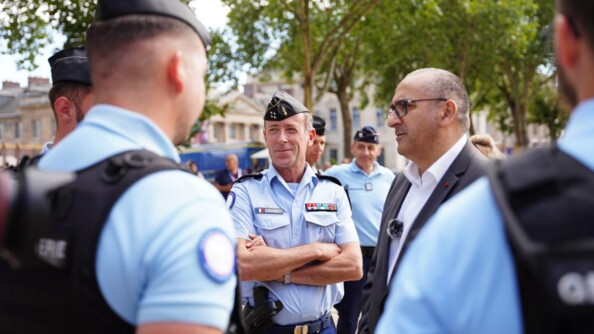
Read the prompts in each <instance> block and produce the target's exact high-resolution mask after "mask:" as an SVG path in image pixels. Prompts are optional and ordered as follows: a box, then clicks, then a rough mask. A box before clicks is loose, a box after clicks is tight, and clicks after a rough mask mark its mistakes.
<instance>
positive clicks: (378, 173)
mask: <svg viewBox="0 0 594 334" xmlns="http://www.w3.org/2000/svg"><path fill="white" fill-rule="evenodd" d="M351 153H352V154H353V156H354V157H355V158H354V159H353V161H352V162H351V163H349V164H343V165H338V166H334V167H332V168H330V169H328V170H327V171H326V172H325V173H324V175H328V176H333V177H335V178H337V179H338V180H339V181H340V182H341V183H342V185H343V186H344V187H345V188H346V189H347V190H348V192H349V197H350V199H351V204H352V210H353V221H354V222H355V227H356V229H357V234H358V235H359V242H360V243H361V252H362V254H363V278H362V279H360V280H358V281H352V282H345V283H344V298H343V299H342V301H341V302H340V303H338V304H337V305H336V306H335V307H336V309H337V310H338V326H337V333H338V334H342V333H351V334H354V333H355V331H356V330H357V321H358V320H359V314H360V313H361V307H362V303H363V299H362V292H363V284H365V281H366V280H367V271H368V270H369V265H370V263H371V257H372V256H373V252H374V251H375V245H376V243H377V236H378V234H379V226H380V221H381V218H382V211H383V209H384V202H385V201H386V196H388V190H389V189H390V185H391V184H392V181H393V180H394V173H392V171H391V170H389V169H388V168H386V167H383V166H380V164H379V163H377V161H376V160H377V157H378V156H379V155H380V154H381V153H382V146H381V145H380V143H379V135H378V133H377V131H376V130H375V129H374V128H373V127H372V126H370V125H367V126H364V127H362V128H361V129H359V130H357V132H356V133H355V137H354V138H353V143H352V144H351Z"/></svg>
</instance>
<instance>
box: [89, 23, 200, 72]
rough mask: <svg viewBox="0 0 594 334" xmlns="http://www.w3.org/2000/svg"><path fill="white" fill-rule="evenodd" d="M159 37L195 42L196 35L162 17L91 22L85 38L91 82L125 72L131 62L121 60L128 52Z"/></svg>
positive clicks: (190, 29)
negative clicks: (192, 40)
mask: <svg viewBox="0 0 594 334" xmlns="http://www.w3.org/2000/svg"><path fill="white" fill-rule="evenodd" d="M162 36H168V37H169V36H170V37H175V38H186V37H188V36H195V38H196V40H197V42H199V37H198V35H196V32H194V30H192V28H190V26H188V25H187V24H186V23H184V22H182V21H180V20H177V19H174V18H169V17H166V16H158V15H126V16H122V17H118V18H114V19H110V20H106V21H96V22H94V23H93V24H91V25H90V26H89V29H88V30H87V36H86V38H87V55H88V57H89V64H90V67H91V76H92V77H93V82H95V79H100V78H105V77H109V75H110V73H114V72H116V71H118V70H119V69H129V68H130V67H131V66H132V65H134V63H135V62H134V61H133V60H131V61H128V62H126V61H125V60H127V58H130V56H129V53H130V51H131V50H134V47H135V46H136V45H137V43H138V42H142V41H147V40H151V39H154V38H157V37H162ZM127 54H128V57H126V55H127ZM122 66H123V67H122ZM95 77H96V78H95Z"/></svg>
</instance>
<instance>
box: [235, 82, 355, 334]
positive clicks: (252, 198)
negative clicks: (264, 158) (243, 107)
mask: <svg viewBox="0 0 594 334" xmlns="http://www.w3.org/2000/svg"><path fill="white" fill-rule="evenodd" d="M314 137H315V130H314V129H313V126H312V116H311V114H310V112H309V110H307V108H305V106H303V105H302V104H301V103H299V102H298V101H297V100H295V99H294V98H293V97H291V96H290V95H288V94H286V93H284V92H276V93H275V94H274V96H273V97H272V101H270V103H269V104H268V108H267V110H266V113H265V115H264V139H265V141H266V146H267V147H268V151H269V152H270V157H271V160H272V166H271V167H270V168H269V169H268V170H265V171H263V172H262V173H261V174H256V175H249V176H248V175H246V176H244V177H243V178H241V179H239V180H238V181H237V182H236V183H235V185H234V186H233V189H232V191H231V193H229V197H228V198H227V204H228V206H229V207H230V209H231V215H232V216H233V222H234V224H235V230H236V233H237V247H238V251H237V256H238V264H239V276H240V279H241V280H242V281H243V282H242V291H243V293H244V295H243V297H244V301H246V302H247V303H248V304H247V305H246V308H245V310H246V312H245V315H246V325H247V326H248V328H250V329H251V331H252V332H253V333H278V334H280V333H334V332H335V329H334V323H333V321H332V316H331V314H330V311H331V310H332V307H333V305H334V304H336V303H337V302H339V301H340V299H341V298H342V294H343V293H342V284H341V282H343V281H349V280H358V279H360V278H361V276H362V269H361V249H360V247H359V239H358V237H357V232H356V230H355V226H354V224H353V221H352V219H351V209H350V206H349V201H348V198H347V195H346V193H345V191H344V189H343V188H342V187H341V186H340V185H339V182H338V181H337V180H336V179H333V178H329V177H324V176H320V175H316V174H315V173H314V172H313V170H312V169H311V167H310V166H309V165H308V164H307V163H306V162H305V151H306V148H307V147H308V146H309V145H311V143H312V142H313V139H314ZM267 316H268V318H267ZM270 316H272V319H269V317H270ZM266 320H267V321H266Z"/></svg>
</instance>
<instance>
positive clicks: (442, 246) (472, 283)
mask: <svg viewBox="0 0 594 334" xmlns="http://www.w3.org/2000/svg"><path fill="white" fill-rule="evenodd" d="M593 12H594V3H593V2H592V1H582V0H558V1H557V15H556V17H555V23H554V25H555V35H556V50H557V64H558V68H557V70H558V71H559V85H560V87H559V88H560V91H561V92H562V93H564V95H565V97H566V98H567V100H568V102H569V103H570V104H571V105H572V106H573V107H574V109H573V112H572V115H571V118H570V120H569V122H568V124H567V127H566V130H565V134H564V138H563V139H562V140H561V141H560V142H559V144H558V150H560V152H558V154H557V155H562V154H566V155H567V156H569V157H571V158H572V159H575V160H576V161H578V162H579V164H581V166H582V168H586V169H587V170H589V171H590V172H591V171H594V99H593V98H594V83H593V81H592V78H594V21H592V17H591V15H592V13H593ZM535 152H538V151H535ZM527 154H530V156H532V154H534V153H527ZM526 156H528V155H526ZM522 160H523V156H519V157H517V158H512V159H511V161H509V160H508V165H511V164H513V163H515V162H518V161H522ZM539 167H540V166H531V167H530V166H529V167H528V168H525V169H524V173H526V174H527V175H524V176H523V177H520V178H516V180H515V181H516V182H515V183H514V185H516V186H521V185H520V183H522V182H524V183H525V182H526V181H527V179H528V178H529V177H530V174H532V173H535V172H536V171H537V170H540V168H539ZM567 172H569V171H567ZM563 174H564V171H563V169H555V171H554V173H553V179H552V181H553V182H551V184H553V185H558V186H561V187H566V186H569V185H570V184H567V183H565V182H564V181H561V180H562V178H563ZM555 181H558V182H555ZM589 194H592V189H591V188H590V190H589ZM561 195H563V192H561V193H560V194H557V196H559V197H561ZM586 198H587V196H586V197H582V198H579V199H576V200H574V201H568V202H565V205H562V206H560V207H558V208H557V210H555V211H556V212H559V213H561V214H562V215H563V216H562V217H558V216H557V215H558V213H555V212H553V216H557V217H556V219H555V220H556V221H551V219H548V217H546V215H547V214H544V212H543V211H541V212H539V213H540V214H539V215H538V216H539V217H537V219H534V220H531V221H527V222H526V223H531V224H533V226H534V227H535V229H536V230H538V231H544V230H546V229H549V228H551V227H553V228H554V226H555V224H562V226H563V227H564V228H562V229H561V231H563V233H570V232H571V231H572V230H573V228H574V227H575V226H573V225H572V224H574V221H575V220H576V219H577V218H578V217H577V216H574V215H572V214H567V213H566V212H565V210H566V209H567V208H568V207H569V205H570V204H572V202H575V201H578V202H582V201H583V202H582V204H586V205H589V207H587V208H586V211H589V212H590V213H591V212H592V209H591V207H592V202H591V196H590V199H589V200H588V201H589V202H587V201H586ZM590 216H591V214H590ZM544 221H547V222H548V223H547V224H543V222H544ZM549 224H551V225H549ZM591 224H592V219H590V220H589V222H586V225H585V226H589V230H590V231H592V228H591V226H592V225H591ZM557 234H559V233H552V236H553V237H556V236H557ZM581 237H589V238H592V233H591V232H590V233H589V234H588V233H585V234H584V235H582V236H581ZM590 240H591V239H590ZM590 254H591V253H590ZM586 259H587V260H588V263H589V264H590V268H591V263H592V261H591V255H590V257H589V258H586ZM516 260H517V259H516ZM559 261H560V260H558V262H559ZM586 268H588V267H586ZM590 270H591V269H590ZM581 274H582V273H578V281H579V277H580V276H579V275H581ZM517 277H518V272H517V270H516V265H515V263H514V257H513V256H512V251H511V249H510V238H508V237H507V235H506V228H505V226H504V223H503V217H502V214H501V211H500V209H499V206H498V204H497V203H496V201H495V197H494V195H493V187H492V185H491V183H490V182H489V180H488V179H487V178H482V179H479V180H478V181H477V182H475V183H474V184H472V185H471V186H469V187H468V188H467V189H465V190H464V191H463V192H461V193H460V194H459V195H458V196H456V197H454V198H452V200H451V201H449V202H448V203H446V204H445V205H444V206H442V207H441V208H440V209H439V211H438V212H437V213H436V215H435V216H434V217H433V219H431V221H429V223H428V224H427V226H426V227H425V229H424V230H423V231H422V233H421V234H420V235H419V237H418V238H417V240H416V241H415V242H414V243H413V244H412V246H411V248H410V250H409V251H408V252H407V253H406V255H405V257H404V259H403V262H402V266H401V268H400V270H399V271H398V273H397V275H396V277H395V282H394V283H395V286H396V287H397V289H392V291H391V293H390V296H389V298H388V301H387V303H386V308H385V313H384V315H383V316H382V318H381V321H380V323H379V327H378V331H377V333H487V334H488V333H493V334H495V333H508V334H518V333H524V332H525V331H526V332H528V331H529V329H528V327H527V326H526V325H527V320H528V319H527V318H525V317H524V314H525V313H522V310H523V309H522V304H521V302H520V300H521V298H520V292H524V291H520V290H521V289H519V286H518V279H517ZM551 278H552V277H547V276H540V277H539V276H537V277H535V279H537V280H540V282H538V281H537V282H534V285H543V286H545V285H547V286H548V283H547V284H544V283H545V282H544V280H545V279H547V280H548V279H551ZM549 283H553V284H552V285H551V286H552V287H553V289H554V290H553V291H552V292H553V293H552V294H551V296H555V295H556V294H557V293H558V292H560V291H557V288H561V287H562V285H559V286H558V285H557V283H558V282H556V281H555V280H552V281H549ZM590 283H591V282H590ZM588 289H590V290H589V291H588ZM591 289H592V285H591V284H590V285H589V288H588V285H587V284H584V285H582V286H580V285H574V286H573V289H571V290H570V291H568V293H569V294H570V295H571V296H572V297H578V298H577V300H580V299H581V300H588V298H590V299H589V300H590V302H585V303H583V304H582V307H588V305H589V307H591V305H592V303H591V300H592V299H591V296H592V295H591V293H592V290H591ZM561 292H562V291H561ZM580 296H581V297H580ZM587 296H590V297H587ZM542 297H545V296H542ZM545 300H546V299H545ZM558 305H559V306H561V305H564V303H559V304H558ZM531 306H532V307H538V306H540V305H535V303H532V305H531ZM575 311H577V312H578V317H575V318H572V319H571V320H569V321H567V322H566V323H565V324H564V326H561V327H547V328H544V329H543V330H542V331H538V332H539V333H575V332H580V333H591V332H592V327H591V325H592V313H591V312H589V313H586V314H584V316H585V317H586V319H585V321H586V322H588V323H589V326H590V327H589V330H584V329H582V330H581V331H574V330H572V329H571V328H575V327H573V326H574V325H578V326H579V325H580V324H579V323H578V321H579V312H580V311H579V308H577V307H576V308H575ZM528 314H530V313H528ZM567 315H568V316H571V314H567ZM559 316H561V314H560V313H558V312H551V313H549V314H548V315H547V316H546V317H543V316H541V317H540V318H539V319H538V321H539V322H540V323H541V324H547V323H548V322H549V320H551V319H554V318H557V317H559ZM570 326H571V327H570ZM578 328H579V327H578Z"/></svg>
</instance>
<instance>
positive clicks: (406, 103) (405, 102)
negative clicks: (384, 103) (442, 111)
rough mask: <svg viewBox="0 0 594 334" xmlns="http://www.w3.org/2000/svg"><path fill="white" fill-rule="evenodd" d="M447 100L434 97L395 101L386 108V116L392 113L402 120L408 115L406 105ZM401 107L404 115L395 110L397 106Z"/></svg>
mask: <svg viewBox="0 0 594 334" xmlns="http://www.w3.org/2000/svg"><path fill="white" fill-rule="evenodd" d="M447 100H449V99H446V98H445V97H435V98H430V99H414V100H412V99H400V100H396V102H394V103H392V104H390V108H388V114H390V113H394V114H396V116H398V117H399V118H402V117H404V116H406V115H407V114H408V105H409V104H411V103H416V102H426V101H447ZM399 104H400V105H402V106H403V107H404V113H400V112H399V111H398V109H397V106H398V105H399Z"/></svg>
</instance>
